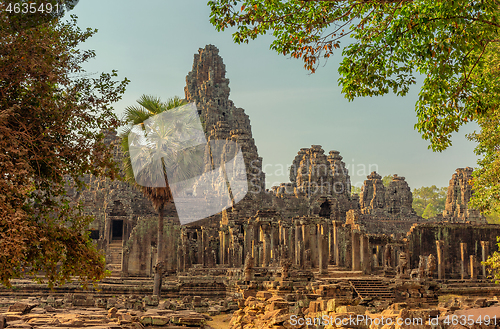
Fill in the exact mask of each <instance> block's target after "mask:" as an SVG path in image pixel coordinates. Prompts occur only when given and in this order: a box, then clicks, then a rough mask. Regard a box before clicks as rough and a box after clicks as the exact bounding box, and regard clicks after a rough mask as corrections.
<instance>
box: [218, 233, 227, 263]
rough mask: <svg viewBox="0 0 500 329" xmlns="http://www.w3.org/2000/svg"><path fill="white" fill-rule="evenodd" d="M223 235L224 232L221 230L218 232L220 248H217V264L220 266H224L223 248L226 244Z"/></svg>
mask: <svg viewBox="0 0 500 329" xmlns="http://www.w3.org/2000/svg"><path fill="white" fill-rule="evenodd" d="M224 240H225V235H224V231H223V230H220V231H219V241H220V248H219V262H220V263H221V264H224V248H225V247H226V244H225V241H224Z"/></svg>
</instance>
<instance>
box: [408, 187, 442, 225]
mask: <svg viewBox="0 0 500 329" xmlns="http://www.w3.org/2000/svg"><path fill="white" fill-rule="evenodd" d="M447 191H448V188H447V187H436V185H432V186H422V187H421V188H416V189H413V193H412V194H413V205H412V206H413V209H415V211H416V212H417V215H419V216H422V217H423V214H424V212H425V210H426V209H427V207H428V206H429V205H432V209H433V211H434V213H435V214H440V213H442V212H443V210H444V205H445V203H446V193H447ZM434 216H435V215H434ZM424 218H428V217H424Z"/></svg>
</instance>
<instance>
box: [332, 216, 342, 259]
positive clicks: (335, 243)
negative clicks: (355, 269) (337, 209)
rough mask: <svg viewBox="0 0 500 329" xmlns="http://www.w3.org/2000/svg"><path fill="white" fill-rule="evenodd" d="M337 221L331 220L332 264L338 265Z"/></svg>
mask: <svg viewBox="0 0 500 329" xmlns="http://www.w3.org/2000/svg"><path fill="white" fill-rule="evenodd" d="M339 226H340V225H339V223H338V222H337V221H336V220H334V221H333V258H334V264H335V265H337V266H340V265H341V264H340V253H339V229H338V228H339Z"/></svg>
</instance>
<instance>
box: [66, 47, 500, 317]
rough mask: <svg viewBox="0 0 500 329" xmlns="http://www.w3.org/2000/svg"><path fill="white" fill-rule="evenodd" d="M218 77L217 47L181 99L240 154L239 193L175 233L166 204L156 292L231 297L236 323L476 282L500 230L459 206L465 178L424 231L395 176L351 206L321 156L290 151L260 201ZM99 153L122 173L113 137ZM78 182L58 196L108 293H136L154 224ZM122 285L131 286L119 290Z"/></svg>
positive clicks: (140, 202) (125, 188)
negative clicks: (69, 203) (77, 216)
mask: <svg viewBox="0 0 500 329" xmlns="http://www.w3.org/2000/svg"><path fill="white" fill-rule="evenodd" d="M225 74H226V71H225V66H224V64H223V62H222V58H221V57H220V56H219V54H218V49H217V48H216V47H214V46H212V45H208V46H206V47H205V48H203V49H199V51H198V54H195V56H194V63H193V68H192V71H191V72H189V73H188V75H187V77H186V87H185V99H186V100H187V101H188V102H195V103H196V106H197V109H198V114H199V116H200V119H201V121H202V124H203V126H204V129H205V133H206V136H207V140H208V141H211V140H223V141H224V140H225V141H233V142H236V143H238V144H239V145H240V146H241V148H242V152H243V157H244V161H245V165H246V169H247V172H246V176H247V181H248V191H249V192H248V194H247V195H246V196H245V197H244V198H243V200H241V201H240V202H238V203H236V204H235V205H234V206H233V207H231V208H228V209H225V210H223V211H222V212H221V213H218V214H215V215H212V216H210V217H208V218H204V219H202V220H199V221H197V222H193V223H190V224H187V225H180V222H179V219H178V217H177V213H176V208H175V205H174V204H173V203H171V204H169V205H168V206H167V207H165V209H164V218H165V225H164V228H163V230H164V237H165V243H164V248H165V249H164V250H163V252H164V254H165V255H166V262H165V277H166V278H165V279H166V280H165V281H164V284H163V287H162V291H163V292H164V293H165V294H166V295H167V296H176V297H178V298H189V299H192V298H195V299H196V300H200V298H204V299H213V298H225V297H227V296H231V298H234V300H240V302H238V303H239V304H232V306H231V308H229V307H228V308H225V309H226V310H235V309H238V308H239V309H240V311H238V312H240V313H238V314H240V315H241V316H242V317H240V318H239V319H242V318H244V317H246V316H249V317H252V314H253V313H252V311H251V309H250V308H248V306H249V305H254V304H252V303H255V301H258V300H260V301H261V302H263V301H265V303H268V304H269V305H274V306H269V307H270V308H273V307H276V310H279V309H281V308H280V307H281V306H283V305H285V304H286V305H293V307H294V310H295V311H296V312H299V313H300V312H304V311H308V312H310V313H311V314H316V313H317V312H329V311H331V310H335V309H339V308H346V307H347V308H348V307H349V305H353V303H354V302H353V300H358V302H359V299H361V300H365V301H368V300H369V299H370V298H372V299H373V298H375V299H376V298H380V299H382V300H392V301H400V302H401V301H406V300H413V301H417V300H420V301H425V302H429V303H437V294H438V291H439V289H440V288H439V285H438V283H436V282H441V283H442V282H447V281H446V280H481V279H482V280H484V279H485V278H486V276H487V273H486V268H485V267H484V266H482V265H481V261H484V260H485V259H486V258H487V257H488V255H490V254H491V253H492V251H493V247H494V245H495V241H496V239H495V237H496V236H497V235H500V227H499V226H497V225H490V224H486V223H485V221H484V218H483V217H481V216H480V214H478V213H477V212H476V211H474V210H472V209H469V208H468V206H467V204H468V201H469V199H470V197H471V195H472V189H471V186H470V185H469V184H468V181H469V179H470V174H471V172H472V169H471V168H465V169H457V172H456V173H455V174H454V175H453V177H452V179H451V180H450V186H449V188H448V195H447V200H446V209H445V211H444V213H443V215H442V216H441V217H438V218H434V219H432V220H430V221H429V220H425V219H423V218H421V217H419V216H417V215H416V213H415V211H414V209H413V208H412V201H413V198H412V193H411V189H410V187H409V186H408V184H407V183H406V181H405V178H404V177H401V176H398V175H394V176H393V177H392V181H391V182H390V183H389V185H388V186H384V184H383V183H382V177H381V176H380V175H379V174H378V173H376V172H372V173H371V174H370V175H368V176H367V179H366V180H365V181H364V184H363V186H362V190H361V193H360V195H357V194H351V182H350V177H349V172H348V170H347V168H346V166H345V163H344V162H343V161H342V156H341V155H340V152H339V151H336V150H332V151H329V152H327V153H325V151H324V150H323V149H322V147H321V146H320V145H312V146H311V147H310V148H302V149H300V150H299V152H298V153H297V155H296V156H295V158H294V159H292V163H291V170H290V176H289V178H290V182H288V183H282V184H280V185H279V186H273V187H272V188H270V189H268V190H266V188H265V173H264V172H263V171H262V158H261V157H259V154H258V150H257V146H256V145H255V141H254V139H253V138H252V131H251V125H250V119H249V117H248V115H246V114H245V111H244V110H243V109H241V108H237V107H236V106H235V105H234V103H233V102H232V101H231V100H230V99H229V92H230V89H229V80H228V79H227V78H226V76H225ZM106 143H108V144H110V145H113V146H114V153H113V155H114V157H115V160H116V161H117V162H119V163H120V162H121V159H122V158H123V153H122V151H121V149H120V145H119V138H118V136H117V135H116V132H112V131H111V132H108V133H107V137H106ZM83 179H84V181H85V182H86V183H87V184H88V188H87V189H86V190H84V191H76V190H74V189H72V188H68V195H69V196H70V197H72V198H73V200H74V201H75V202H82V203H83V206H84V208H85V210H86V212H87V213H88V214H90V215H93V216H94V217H95V221H94V222H93V223H92V224H91V227H90V231H91V237H92V238H93V239H94V241H95V243H96V244H97V246H98V247H99V248H100V249H102V250H104V251H105V255H106V262H107V268H108V269H109V270H111V271H112V278H113V280H118V279H119V280H121V281H120V282H122V283H121V284H122V285H123V286H120V287H121V288H116V287H115V288H113V289H115V290H114V291H116V289H118V290H119V291H120V292H122V293H125V292H127V291H129V290H130V291H141V292H146V290H147V289H146V288H144V287H143V286H142V285H140V286H139V287H135V286H134V285H136V284H138V283H137V282H140V281H134V280H139V279H140V280H142V279H143V278H151V277H152V276H153V274H154V265H155V264H156V257H157V254H158V250H157V241H156V239H157V234H156V233H157V232H156V230H157V216H158V214H157V213H156V211H155V210H154V209H153V207H152V205H151V203H150V201H149V200H147V199H146V198H145V197H144V196H143V195H142V194H141V193H140V192H139V191H137V190H136V189H134V188H133V187H131V186H129V185H128V184H127V183H125V182H121V181H110V180H107V179H103V178H100V177H94V176H85V177H83ZM141 278H142V279H141ZM128 280H129V281H130V280H131V281H130V282H133V283H127V284H125V283H126V282H129V281H128ZM408 280H413V283H412V284H411V285H410V286H411V287H413V288H408V287H409V286H408V284H407V283H406V282H408ZM429 280H430V281H429ZM433 280H434V281H433ZM435 280H437V281H435ZM429 282H434V283H429ZM483 282H484V281H483ZM124 284H125V285H124ZM104 289H109V288H107V287H104ZM120 289H121V290H120ZM450 289H451V290H447V291H453V292H454V293H456V291H454V290H453V289H452V288H450ZM114 291H113V292H106V290H104V292H105V293H108V294H110V293H114ZM146 294H147V293H146ZM271 296H275V297H271ZM276 296H279V298H278V297H276ZM252 298H253V299H252ZM332 298H335V299H332ZM243 299H245V300H246V301H245V302H244V303H243V302H241V301H242V300H243ZM332 300H334V302H331V301H332ZM234 303H235V302H234ZM259 303H260V302H259ZM263 303H264V302H263ZM265 303H264V304H263V305H264V306H265V305H267V304H265ZM331 303H334V304H332V305H330V304H331ZM335 303H336V304H335ZM240 304H241V305H240ZM259 305H260V304H259ZM277 305H281V306H277ZM366 305H368V304H366ZM370 305H372V306H373V307H378V306H377V305H379V306H380V305H382V304H377V305H376V303H375V304H370ZM384 305H385V304H384ZM264 306H263V307H264ZM386 306H387V305H386ZM181 307H182V306H181ZM265 308H266V310H267V306H265ZM242 312H243V313H242ZM272 318H274V319H277V318H279V317H278V316H277V315H276V314H275V315H274V317H272ZM238 321H239V320H238ZM238 321H236V320H235V321H234V323H233V324H234V325H237V323H238ZM273 321H274V320H273Z"/></svg>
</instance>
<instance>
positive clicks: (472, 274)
mask: <svg viewBox="0 0 500 329" xmlns="http://www.w3.org/2000/svg"><path fill="white" fill-rule="evenodd" d="M470 279H471V280H476V279H477V272H476V255H470Z"/></svg>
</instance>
